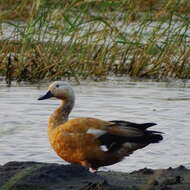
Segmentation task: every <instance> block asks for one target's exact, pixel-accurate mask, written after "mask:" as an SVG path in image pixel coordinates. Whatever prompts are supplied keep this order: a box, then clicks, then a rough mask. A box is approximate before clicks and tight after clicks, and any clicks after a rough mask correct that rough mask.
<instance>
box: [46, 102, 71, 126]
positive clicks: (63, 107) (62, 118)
mask: <svg viewBox="0 0 190 190" xmlns="http://www.w3.org/2000/svg"><path fill="white" fill-rule="evenodd" d="M73 106H74V98H70V99H65V100H61V104H60V106H59V107H58V108H57V109H56V110H55V111H54V112H53V113H52V114H51V116H50V118H49V121H48V126H49V128H51V129H52V128H56V127H58V126H59V125H60V124H63V123H65V122H66V121H67V120H68V117H69V114H70V112H71V110H72V108H73Z"/></svg>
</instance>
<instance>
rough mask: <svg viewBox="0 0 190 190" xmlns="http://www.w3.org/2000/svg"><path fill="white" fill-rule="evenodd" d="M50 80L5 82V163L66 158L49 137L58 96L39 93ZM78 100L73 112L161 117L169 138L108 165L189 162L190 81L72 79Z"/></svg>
mask: <svg viewBox="0 0 190 190" xmlns="http://www.w3.org/2000/svg"><path fill="white" fill-rule="evenodd" d="M46 86H47V84H41V85H38V84H35V85H29V84H22V85H20V86H18V85H13V87H11V88H8V87H6V86H5V84H4V83H2V82H1V83H0V108H1V109H0V164H4V163H6V162H8V161H13V160H17V161H31V160H32V161H38V162H57V163H64V161H62V160H61V159H59V157H58V156H57V155H56V154H55V153H54V152H53V150H52V149H51V147H50V145H49V143H48V139H47V119H48V116H49V114H50V113H51V112H52V111H53V110H54V109H55V108H56V106H57V105H58V103H59V102H58V101H56V100H53V99H52V100H46V101H45V100H44V101H38V100H37V98H38V97H39V96H40V95H42V94H43V93H44V92H45V91H46ZM73 87H74V90H75V92H76V98H77V100H76V105H75V108H74V110H73V111H72V113H71V115H70V117H71V118H75V117H81V116H88V117H97V118H101V119H105V120H113V119H123V120H129V121H133V122H156V123H157V124H158V125H157V126H154V129H155V130H160V131H163V132H164V133H165V134H164V141H162V142H161V143H159V144H154V145H150V146H148V147H146V148H144V149H142V150H138V151H136V152H135V153H133V155H131V156H130V157H127V158H126V159H124V160H123V161H122V162H120V163H118V164H115V165H113V166H110V167H106V169H112V170H117V171H132V170H136V169H139V168H142V167H151V168H167V167H169V166H178V165H179V164H183V165H185V166H187V167H189V168H190V159H189V156H190V148H189V145H190V88H189V87H190V83H188V82H187V83H186V84H184V83H183V82H150V81H147V82H146V81H144V82H134V81H129V80H126V79H125V78H117V79H110V80H109V81H106V82H98V83H96V82H84V83H82V84H81V85H80V86H76V85H74V84H73Z"/></svg>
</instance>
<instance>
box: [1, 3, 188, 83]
mask: <svg viewBox="0 0 190 190" xmlns="http://www.w3.org/2000/svg"><path fill="white" fill-rule="evenodd" d="M0 10H1V11H0V19H1V24H0V75H2V76H6V79H7V82H8V83H9V82H10V81H11V80H18V81H22V80H27V81H37V80H41V79H50V80H55V79H60V78H63V77H66V78H71V77H73V78H75V80H77V81H79V80H80V79H86V78H89V77H90V78H93V79H95V80H103V79H105V78H106V77H107V76H108V75H110V74H115V75H123V74H124V75H125V74H128V75H130V76H134V77H147V78H158V79H163V78H167V77H173V78H189V77H190V64H189V63H190V43H189V42H190V25H189V19H190V1H189V0H147V1H143V0H118V1H87V0H86V1H85V0H68V1H62V0H56V1H53V0H49V1H47V0H35V1H34V0H33V1H21V0H15V1H13V0H8V1H7V3H6V4H5V3H3V1H0Z"/></svg>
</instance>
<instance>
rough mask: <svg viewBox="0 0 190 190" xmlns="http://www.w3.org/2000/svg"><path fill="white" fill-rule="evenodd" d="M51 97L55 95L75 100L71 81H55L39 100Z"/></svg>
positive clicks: (59, 97) (62, 98)
mask: <svg viewBox="0 0 190 190" xmlns="http://www.w3.org/2000/svg"><path fill="white" fill-rule="evenodd" d="M51 97H55V98H58V99H61V100H68V99H73V100H74V91H73V89H72V87H71V86H70V85H69V83H67V82H65V81H55V82H53V83H52V84H50V85H49V87H48V92H47V93H46V94H45V95H44V96H42V97H40V98H39V99H38V100H44V99H48V98H51Z"/></svg>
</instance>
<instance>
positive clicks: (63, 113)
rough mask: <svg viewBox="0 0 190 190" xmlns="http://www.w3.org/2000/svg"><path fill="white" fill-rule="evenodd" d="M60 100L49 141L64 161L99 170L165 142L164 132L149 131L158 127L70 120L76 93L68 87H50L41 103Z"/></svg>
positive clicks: (50, 126)
mask: <svg viewBox="0 0 190 190" xmlns="http://www.w3.org/2000/svg"><path fill="white" fill-rule="evenodd" d="M51 97H56V98H58V99H61V100H62V103H61V105H60V106H59V107H58V108H57V109H56V110H55V111H54V113H53V114H52V115H51V116H50V118H49V121H48V136H49V141H50V144H51V146H52V147H53V149H54V150H55V152H56V153H57V154H58V155H59V156H60V157H61V158H62V159H64V160H66V161H68V162H71V163H78V164H80V165H82V166H84V167H88V168H91V169H94V170H96V169H97V168H98V167H100V166H106V165H111V164H114V163H117V162H119V161H121V160H122V159H123V158H124V157H125V156H128V155H129V154H131V153H132V152H133V151H135V150H137V149H139V148H143V147H145V146H147V145H148V144H150V143H157V142H159V141H160V140H162V136H161V134H160V132H157V131H149V130H147V128H148V127H151V126H153V125H155V124H154V123H144V124H136V123H132V122H127V121H117V120H115V121H103V120H100V119H96V118H76V119H71V120H68V116H69V113H70V112H71V110H72V108H73V106H74V100H75V97H74V92H73V90H72V88H71V87H70V85H69V84H68V83H65V82H62V81H57V82H54V83H53V84H51V85H50V87H49V91H48V92H47V94H46V95H44V96H42V97H41V98H39V100H43V99H47V98H51ZM102 146H104V147H102Z"/></svg>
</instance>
